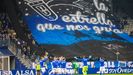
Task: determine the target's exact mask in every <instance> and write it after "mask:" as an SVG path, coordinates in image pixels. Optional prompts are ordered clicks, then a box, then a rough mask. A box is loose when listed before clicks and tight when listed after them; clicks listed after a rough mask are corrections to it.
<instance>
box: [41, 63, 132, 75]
mask: <svg viewBox="0 0 133 75" xmlns="http://www.w3.org/2000/svg"><path fill="white" fill-rule="evenodd" d="M76 65H77V66H78V67H77V68H76V70H77V74H82V68H83V63H82V62H77V63H76ZM101 68H102V70H101ZM56 69H57V70H58V72H56V74H66V75H67V74H68V75H74V74H75V68H74V67H73V63H72V62H67V64H66V68H65V69H64V68H56ZM56 69H55V68H50V65H49V66H48V68H47V69H45V70H44V68H43V69H41V72H42V75H52V74H54V71H55V70H56ZM57 70H56V71H57ZM61 71H62V73H60V72H61ZM99 71H102V72H103V73H104V74H124V73H125V74H131V73H133V61H128V62H127V61H115V62H114V61H106V62H104V66H100V62H99V61H96V62H88V71H87V73H88V74H99ZM52 72H53V73H52Z"/></svg>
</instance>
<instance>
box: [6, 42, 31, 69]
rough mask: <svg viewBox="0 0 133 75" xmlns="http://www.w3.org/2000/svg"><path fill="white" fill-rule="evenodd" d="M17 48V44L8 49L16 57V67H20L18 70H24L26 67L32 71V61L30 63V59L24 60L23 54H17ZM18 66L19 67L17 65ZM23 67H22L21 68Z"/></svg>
mask: <svg viewBox="0 0 133 75" xmlns="http://www.w3.org/2000/svg"><path fill="white" fill-rule="evenodd" d="M14 46H15V44H13V43H12V44H10V45H9V46H8V49H9V50H10V51H11V52H12V53H13V54H14V55H15V57H16V66H18V67H17V69H18V68H20V69H23V67H25V68H26V69H30V68H31V66H32V65H31V61H30V59H28V58H23V55H22V54H21V53H17V52H16V49H17V48H15V47H14ZM17 64H18V65H17ZM19 65H20V66H21V67H20V66H19Z"/></svg>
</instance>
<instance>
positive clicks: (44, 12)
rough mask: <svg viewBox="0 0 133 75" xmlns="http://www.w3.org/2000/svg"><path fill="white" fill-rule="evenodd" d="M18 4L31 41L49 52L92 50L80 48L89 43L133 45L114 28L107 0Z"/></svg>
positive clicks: (31, 0) (41, 0)
mask: <svg viewBox="0 0 133 75" xmlns="http://www.w3.org/2000/svg"><path fill="white" fill-rule="evenodd" d="M18 5H19V6H20V9H22V12H23V13H24V20H25V22H26V23H27V25H28V26H29V29H30V30H31V32H32V35H33V37H34V39H35V40H36V41H37V43H38V44H43V45H45V46H46V49H48V50H51V51H56V50H59V51H61V50H64V49H68V50H73V51H75V53H76V50H77V49H81V50H92V49H94V48H85V47H84V46H83V45H85V44H86V45H90V43H91V42H93V43H95V44H96V43H97V44H100V43H101V44H108V43H114V42H115V43H116V42H117V43H125V44H127V43H129V44H132V43H133V38H131V37H130V36H128V35H127V34H126V33H124V32H122V31H121V30H119V29H118V28H117V24H116V23H115V21H114V16H113V14H112V13H111V12H112V11H111V2H110V1H109V0H18ZM99 42H100V43H99ZM93 43H91V44H92V45H93ZM81 44H82V46H81ZM101 44H100V45H101ZM100 45H99V47H103V46H100ZM51 46H52V48H51ZM47 47H48V48H47ZM72 47H73V48H72ZM76 47H78V48H76ZM90 47H93V46H90ZM74 48H76V49H74ZM97 49H99V48H98V47H97ZM94 50H96V49H94ZM56 52H57V51H56ZM66 52H67V51H66ZM68 52H69V51H68ZM81 54H82V53H81ZM75 55H79V53H78V52H77V54H75ZM67 56H69V55H67Z"/></svg>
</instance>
